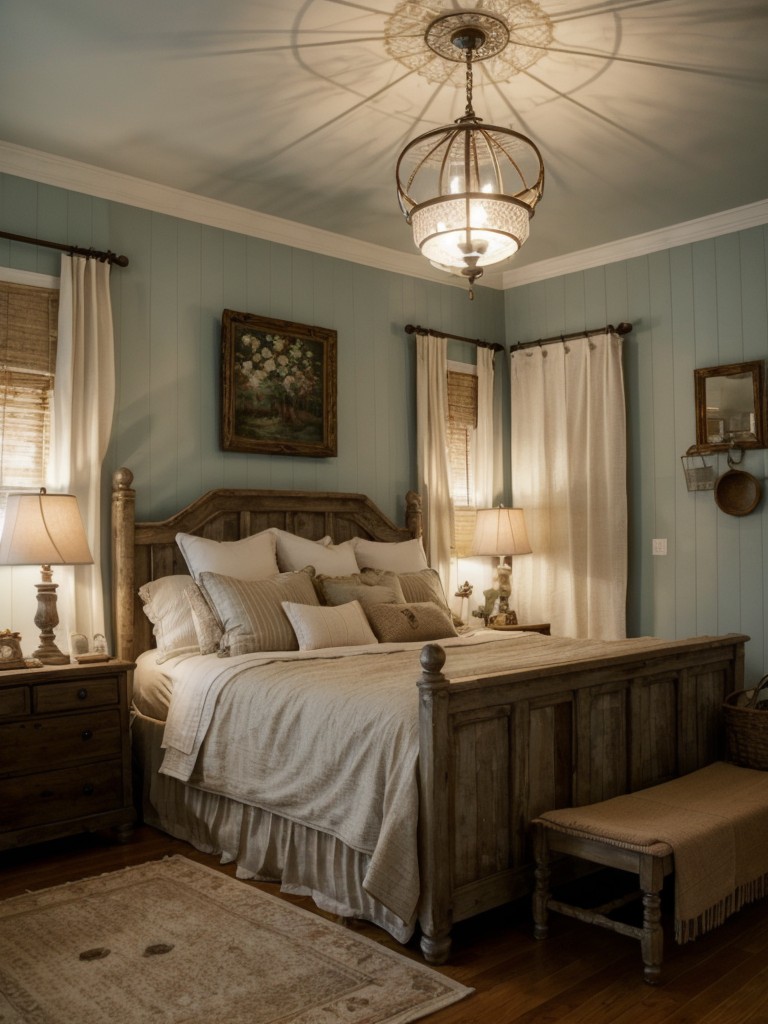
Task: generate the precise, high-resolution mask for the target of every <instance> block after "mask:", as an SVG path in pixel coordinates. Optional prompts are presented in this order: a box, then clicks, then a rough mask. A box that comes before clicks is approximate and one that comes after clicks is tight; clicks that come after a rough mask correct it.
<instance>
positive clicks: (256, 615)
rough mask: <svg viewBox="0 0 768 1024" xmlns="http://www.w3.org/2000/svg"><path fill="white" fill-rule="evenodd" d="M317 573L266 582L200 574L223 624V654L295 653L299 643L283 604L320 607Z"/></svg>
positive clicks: (294, 574)
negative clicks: (314, 579) (315, 581)
mask: <svg viewBox="0 0 768 1024" xmlns="http://www.w3.org/2000/svg"><path fill="white" fill-rule="evenodd" d="M313 576H314V570H313V569H311V568H306V569H302V570H301V571H300V572H285V573H281V574H280V575H279V576H272V577H271V578H270V579H266V580H238V579H234V578H233V577H231V576H219V575H218V573H215V572H203V573H201V574H200V585H201V586H202V587H203V589H204V590H205V593H206V595H207V597H208V600H209V602H210V604H211V607H212V608H213V609H214V611H215V612H216V616H217V618H218V620H219V622H220V623H221V628H222V631H223V635H222V638H221V643H220V645H219V650H220V653H221V654H222V655H225V656H226V655H236V654H251V653H253V652H256V651H295V650H297V649H298V646H299V645H298V642H297V640H296V634H295V633H294V631H293V627H292V626H291V624H290V622H289V621H288V617H287V616H286V614H285V612H284V611H283V608H282V603H281V602H283V601H294V602H295V603H296V604H314V605H317V604H319V601H318V599H317V594H316V593H315V587H314V584H313V583H312V577H313Z"/></svg>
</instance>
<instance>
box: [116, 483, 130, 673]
mask: <svg viewBox="0 0 768 1024" xmlns="http://www.w3.org/2000/svg"><path fill="white" fill-rule="evenodd" d="M132 483H133V473H132V472H131V471H130V469H125V468H123V469H118V470H116V471H115V473H114V474H113V476H112V595H113V596H112V618H113V628H114V633H115V636H114V640H115V654H116V655H117V657H118V658H123V659H124V660H125V661H133V659H134V656H135V652H134V649H133V601H134V598H133V590H134V586H133V583H134V571H133V559H134V550H133V533H134V523H135V521H136V492H135V491H134V490H133V488H132V487H131V484H132Z"/></svg>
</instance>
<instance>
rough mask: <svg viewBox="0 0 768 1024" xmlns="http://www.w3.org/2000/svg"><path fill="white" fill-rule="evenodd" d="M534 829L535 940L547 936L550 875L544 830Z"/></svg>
mask: <svg viewBox="0 0 768 1024" xmlns="http://www.w3.org/2000/svg"><path fill="white" fill-rule="evenodd" d="M534 829H535V831H534V836H533V844H534V856H535V859H536V867H535V870H534V876H535V878H536V886H535V888H534V891H533V937H534V938H535V939H546V937H547V935H548V934H549V925H548V923H547V916H548V911H547V903H548V901H549V897H550V891H549V881H550V874H551V872H550V869H549V843H548V842H547V833H546V829H544V828H542V827H541V826H540V825H539V826H534Z"/></svg>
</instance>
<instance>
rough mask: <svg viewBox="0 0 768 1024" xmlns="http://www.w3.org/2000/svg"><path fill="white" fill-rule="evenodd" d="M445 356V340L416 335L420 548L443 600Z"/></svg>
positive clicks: (447, 548)
mask: <svg viewBox="0 0 768 1024" xmlns="http://www.w3.org/2000/svg"><path fill="white" fill-rule="evenodd" d="M447 352H448V342H447V340H446V339H445V338H437V337H435V336H434V335H422V334H417V335H416V444H417V470H418V475H419V486H418V489H419V492H420V493H421V497H422V502H423V512H424V548H425V550H426V553H427V559H428V561H429V564H430V565H431V566H432V568H433V569H436V570H437V572H438V573H439V574H440V580H441V582H442V584H443V589H444V590H445V593H446V595H450V594H451V593H452V590H451V517H452V506H451V489H450V483H449V477H448V453H447V450H446V423H447V408H448V376H447V373H448V355H447Z"/></svg>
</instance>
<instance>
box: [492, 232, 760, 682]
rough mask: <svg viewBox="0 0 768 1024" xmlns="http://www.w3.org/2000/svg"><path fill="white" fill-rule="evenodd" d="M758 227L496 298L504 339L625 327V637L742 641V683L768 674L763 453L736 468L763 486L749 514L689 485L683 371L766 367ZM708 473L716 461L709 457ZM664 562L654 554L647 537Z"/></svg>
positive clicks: (688, 400) (722, 462) (720, 463)
mask: <svg viewBox="0 0 768 1024" xmlns="http://www.w3.org/2000/svg"><path fill="white" fill-rule="evenodd" d="M767 252H768V228H766V227H758V228H751V229H748V230H745V231H741V232H737V233H734V234H731V235H725V236H722V237H719V238H713V239H709V240H707V241H702V242H695V243H693V244H690V245H684V246H680V247H677V248H674V249H669V250H665V251H663V252H657V253H653V254H651V255H649V256H644V257H638V258H635V259H631V260H626V261H624V262H619V263H613V264H610V265H608V266H605V267H598V268H594V269H590V270H586V271H583V272H580V273H573V274H569V275H567V276H564V277H560V278H555V279H550V280H546V281H541V282H537V283H535V284H529V285H524V286H520V287H516V288H510V289H507V291H506V293H505V318H506V332H507V342H508V343H509V344H514V343H515V342H517V341H533V340H535V339H536V338H542V337H551V336H553V335H556V334H560V333H567V332H570V331H578V330H583V329H585V328H590V327H599V326H601V325H602V324H605V323H618V322H619V321H621V320H628V321H630V322H631V323H633V324H634V329H633V331H632V333H631V334H630V335H628V336H627V337H626V338H625V340H624V371H625V387H626V395H627V415H628V438H629V503H630V504H629V507H630V567H629V610H628V630H629V632H630V634H631V635H634V636H638V635H643V634H649V635H650V634H652V635H655V636H662V637H670V638H682V637H686V636H694V635H697V634H708V633H709V634H711V633H727V632H744V633H747V634H748V635H749V636H751V637H752V640H751V642H750V643H749V644H747V653H746V678H747V681H750V680H752V681H753V682H754V681H756V680H757V679H758V678H759V677H760V676H762V675H763V673H765V672H768V624H767V623H766V617H767V616H768V493H765V492H766V489H767V488H768V485H767V484H766V469H768V454H767V453H766V451H751V452H747V453H746V454H745V456H744V462H743V464H742V468H743V469H746V470H747V471H748V472H750V473H752V474H753V475H754V476H756V477H757V478H758V479H759V480H760V481H761V483H762V486H763V490H764V497H763V500H762V502H761V503H760V505H759V506H758V508H757V509H756V510H755V512H753V513H752V514H751V515H749V516H744V517H734V516H729V515H726V514H725V513H724V512H721V511H720V510H719V509H718V507H717V506H716V504H715V502H714V497H713V493H712V491H704V492H698V493H691V492H689V491H688V490H687V489H686V485H685V478H684V474H683V468H682V464H681V461H680V456H681V455H683V453H684V452H685V451H686V449H687V448H688V446H689V445H691V444H693V443H694V442H695V440H696V431H695V416H694V394H693V371H694V369H695V368H697V367H701V366H717V365H718V364H725V363H736V362H742V361H745V360H750V359H766V358H768V258H767ZM713 459H714V462H715V465H716V470H717V472H718V473H722V472H725V470H726V469H727V468H728V466H727V462H726V456H725V455H716V456H714V457H713ZM656 537H658V538H666V539H667V544H668V554H667V555H666V556H653V555H652V554H651V541H652V539H653V538H656Z"/></svg>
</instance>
